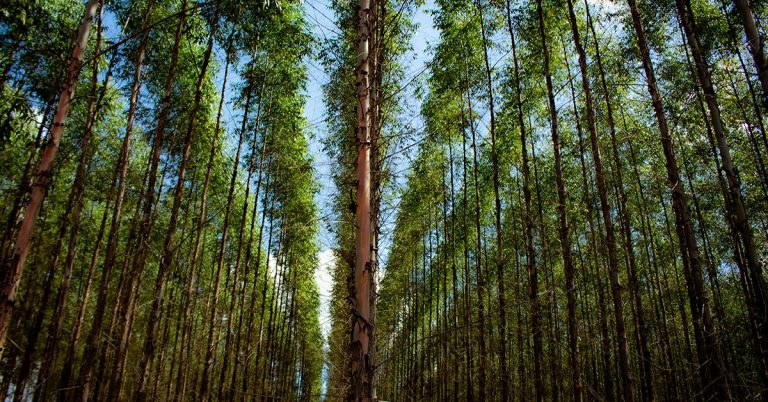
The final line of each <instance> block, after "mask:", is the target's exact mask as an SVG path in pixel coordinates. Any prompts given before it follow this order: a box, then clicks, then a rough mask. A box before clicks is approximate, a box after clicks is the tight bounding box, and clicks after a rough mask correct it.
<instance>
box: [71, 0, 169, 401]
mask: <svg viewBox="0 0 768 402" xmlns="http://www.w3.org/2000/svg"><path fill="white" fill-rule="evenodd" d="M153 5H154V1H153V0H150V2H149V3H148V4H147V8H146V10H145V11H144V17H143V18H144V20H143V22H142V27H143V29H144V34H143V36H142V38H141V41H140V42H139V48H138V51H137V57H136V65H135V67H134V68H135V69H134V74H133V82H132V84H131V90H130V95H129V104H128V116H127V118H126V129H125V135H124V137H123V145H122V148H121V150H120V157H119V159H118V164H117V167H116V168H115V171H114V175H113V177H112V186H113V187H114V186H115V185H116V184H117V183H119V185H118V189H117V194H116V196H115V206H114V209H113V212H112V220H111V222H110V228H109V236H108V239H107V247H106V252H105V255H104V268H103V270H102V274H101V281H100V286H99V294H98V296H97V299H96V310H95V311H94V313H93V318H92V320H91V329H90V331H89V333H88V337H87V340H86V346H85V351H84V354H83V356H96V355H98V348H99V337H100V335H101V327H102V322H103V320H104V314H105V312H106V308H107V297H108V293H109V288H110V286H109V284H110V282H111V277H112V270H113V268H114V265H115V258H116V256H117V243H118V239H119V236H120V223H121V216H122V210H123V202H124V199H125V189H126V177H127V174H128V165H129V157H130V150H131V140H132V135H133V123H134V119H135V116H136V108H137V104H138V97H139V90H140V88H141V70H142V67H143V63H144V55H145V51H146V45H147V39H148V37H149V29H148V25H149V18H150V16H151V13H152V6H153ZM94 360H96V359H90V358H89V359H84V360H83V364H82V366H81V367H80V373H79V377H78V385H79V386H82V389H81V390H80V391H79V392H80V393H81V395H82V400H87V399H88V398H89V395H88V394H89V386H90V383H91V377H92V375H93V370H94V364H96V362H95V361H94ZM69 378H70V374H69V373H67V372H64V373H63V375H62V378H61V379H60V381H59V382H60V385H62V386H60V387H59V388H64V389H68V388H70V387H71V384H69ZM65 380H66V381H65ZM62 382H64V383H62ZM65 395H66V393H62V394H61V396H62V397H63V396H65Z"/></svg>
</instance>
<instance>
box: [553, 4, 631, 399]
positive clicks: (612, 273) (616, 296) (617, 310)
mask: <svg viewBox="0 0 768 402" xmlns="http://www.w3.org/2000/svg"><path fill="white" fill-rule="evenodd" d="M568 7H569V14H570V18H569V20H570V25H571V34H572V37H573V43H574V46H575V47H576V53H577V54H578V56H579V70H580V71H581V86H582V90H583V92H584V98H585V105H584V106H585V109H586V113H587V128H588V129H589V140H590V141H589V142H590V144H591V146H592V161H593V163H594V165H595V166H594V167H595V179H596V181H597V193H598V196H599V198H600V207H601V210H602V215H603V223H604V225H605V237H606V239H605V243H606V244H605V245H606V249H607V252H608V278H609V280H610V283H611V295H612V298H613V313H614V320H615V322H616V338H617V339H616V341H617V342H618V348H619V368H620V372H621V378H622V386H623V391H624V400H625V401H628V402H630V401H632V400H633V399H634V396H633V393H632V374H631V370H630V367H629V352H628V350H627V335H626V329H625V325H624V304H623V301H622V298H621V284H620V283H619V261H618V257H617V255H616V238H615V232H614V226H613V218H612V216H611V206H610V204H609V201H608V187H607V184H606V180H605V175H604V173H603V162H602V158H601V156H600V145H599V142H598V133H597V124H596V122H595V111H594V104H593V102H592V89H591V85H590V83H589V75H588V72H587V56H586V52H585V51H584V47H583V46H582V44H581V38H580V35H579V27H578V23H577V21H576V14H575V13H574V11H573V0H568Z"/></svg>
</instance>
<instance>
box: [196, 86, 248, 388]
mask: <svg viewBox="0 0 768 402" xmlns="http://www.w3.org/2000/svg"><path fill="white" fill-rule="evenodd" d="M246 91H247V94H246V100H245V108H244V112H243V120H242V126H241V128H240V136H239V138H238V141H237V151H236V153H235V159H234V166H233V168H232V177H231V179H230V182H229V192H228V193H227V205H226V209H225V212H224V223H223V225H222V228H221V233H222V234H221V241H220V242H219V250H218V257H217V258H218V259H217V262H216V272H215V273H214V285H213V300H212V301H211V302H210V306H209V309H210V320H211V322H210V324H209V327H208V345H207V347H206V352H205V361H204V362H203V374H202V383H201V385H200V398H201V399H202V400H203V401H206V400H208V398H209V397H210V395H208V393H209V391H208V388H209V383H210V379H209V377H210V373H211V371H212V369H213V362H214V360H215V349H214V347H215V342H214V341H215V333H216V321H217V314H218V313H217V310H218V304H219V293H220V291H221V270H222V268H223V267H224V257H225V252H226V246H227V239H228V237H229V236H228V235H229V224H230V219H231V215H232V203H233V202H234V196H235V186H236V184H237V172H238V170H239V168H240V153H241V151H242V148H243V137H244V135H245V131H246V127H247V122H248V112H249V110H250V108H251V100H252V98H253V90H252V88H248V89H247V90H246Z"/></svg>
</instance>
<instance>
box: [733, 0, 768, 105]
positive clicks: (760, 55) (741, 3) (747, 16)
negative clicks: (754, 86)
mask: <svg viewBox="0 0 768 402" xmlns="http://www.w3.org/2000/svg"><path fill="white" fill-rule="evenodd" d="M733 4H734V6H736V10H737V11H738V12H739V17H740V18H741V23H742V25H744V33H745V34H746V36H747V44H748V45H749V52H750V53H751V54H752V59H753V60H754V61H755V69H756V70H757V78H758V79H759V80H760V86H761V87H762V88H763V97H762V99H763V106H764V107H767V108H768V59H766V57H765V53H764V50H763V38H762V36H761V34H760V31H759V30H758V29H757V24H756V23H755V17H754V15H752V7H751V6H750V4H749V0H733Z"/></svg>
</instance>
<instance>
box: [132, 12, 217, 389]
mask: <svg viewBox="0 0 768 402" xmlns="http://www.w3.org/2000/svg"><path fill="white" fill-rule="evenodd" d="M185 8H186V0H185V2H184V3H183V4H182V10H183V9H185ZM182 20H183V17H182ZM218 20H219V2H218V1H217V2H216V9H215V11H214V15H213V22H212V24H211V28H210V32H209V34H208V44H207V47H206V49H205V54H204V55H203V63H202V65H201V66H200V74H199V75H198V77H197V85H196V86H195V98H194V101H193V102H192V109H191V110H190V112H189V121H188V123H187V129H186V133H185V135H184V149H183V151H182V156H181V162H180V165H179V171H178V173H177V175H178V177H177V179H176V188H175V189H174V195H173V206H172V207H171V216H170V219H169V221H168V228H167V231H166V235H165V240H164V241H163V248H162V254H161V257H160V266H159V267H158V271H157V277H156V279H155V289H154V297H153V299H152V310H151V312H150V315H149V321H147V335H146V338H145V341H144V351H143V354H142V358H141V363H140V368H139V370H140V373H141V377H140V380H139V386H138V389H137V390H136V392H137V394H136V396H135V398H136V400H137V401H140V402H143V401H144V400H146V399H147V391H148V390H147V386H148V381H149V371H150V367H151V363H152V359H153V357H154V355H155V348H156V347H157V345H156V343H157V340H156V336H157V334H156V333H155V332H156V331H157V325H158V324H160V319H161V317H160V310H161V309H162V305H163V293H164V291H165V283H166V281H167V276H168V270H169V269H170V267H171V262H172V261H171V260H172V259H173V255H174V249H175V247H174V244H173V243H174V237H175V235H176V226H177V224H178V217H179V207H180V206H181V200H182V198H183V195H184V176H185V174H186V169H187V164H188V163H189V155H190V151H191V149H192V133H193V132H194V129H195V120H196V118H197V113H198V111H199V110H200V101H201V99H202V97H203V84H204V83H205V78H206V77H207V73H208V65H209V64H210V61H211V53H212V52H213V44H214V38H215V36H216V30H217V28H218V26H219V21H218ZM181 25H183V23H182V24H181ZM181 25H180V26H181Z"/></svg>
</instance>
